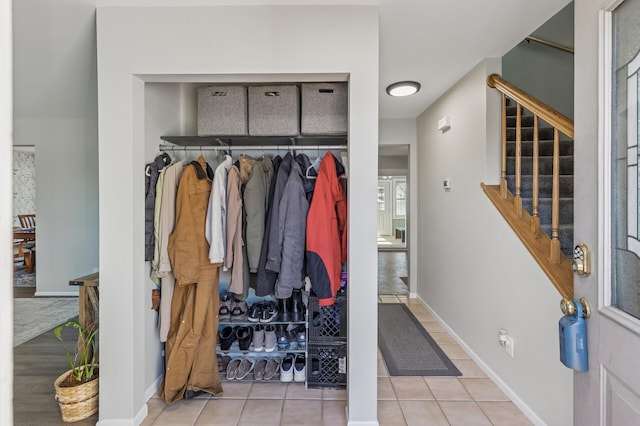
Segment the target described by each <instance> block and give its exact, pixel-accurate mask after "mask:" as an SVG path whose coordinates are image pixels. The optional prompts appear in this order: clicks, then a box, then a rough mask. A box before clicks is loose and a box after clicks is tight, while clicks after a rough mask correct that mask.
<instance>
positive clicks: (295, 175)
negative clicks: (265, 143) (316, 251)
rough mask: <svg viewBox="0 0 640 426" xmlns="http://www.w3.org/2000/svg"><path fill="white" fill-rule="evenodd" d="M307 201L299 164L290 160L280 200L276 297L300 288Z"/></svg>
mask: <svg viewBox="0 0 640 426" xmlns="http://www.w3.org/2000/svg"><path fill="white" fill-rule="evenodd" d="M308 211H309V202H308V201H307V197H306V192H305V188H304V183H303V178H302V170H301V169H300V165H299V164H298V163H297V162H296V161H293V162H292V163H291V173H289V178H288V179H287V184H286V185H285V188H284V192H283V194H282V200H280V215H279V218H278V220H279V224H278V242H279V244H280V253H281V262H280V274H279V275H278V281H277V282H276V297H277V298H279V299H287V298H289V297H291V292H292V290H293V289H294V288H301V287H302V280H303V270H304V252H305V235H306V226H307V212H308Z"/></svg>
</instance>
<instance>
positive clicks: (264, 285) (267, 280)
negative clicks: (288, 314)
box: [255, 155, 282, 297]
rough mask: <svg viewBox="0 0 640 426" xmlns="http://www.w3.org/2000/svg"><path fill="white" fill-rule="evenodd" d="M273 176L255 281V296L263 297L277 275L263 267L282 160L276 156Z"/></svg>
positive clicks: (272, 287)
mask: <svg viewBox="0 0 640 426" xmlns="http://www.w3.org/2000/svg"><path fill="white" fill-rule="evenodd" d="M272 163H273V176H274V178H272V179H271V184H270V185H269V195H268V197H267V212H266V215H265V216H266V222H265V232H264V236H263V237H262V246H261V248H260V259H259V260H258V272H257V275H256V280H255V292H256V296H258V297H264V296H268V295H270V294H271V293H272V292H273V289H274V287H275V283H276V278H277V274H276V273H275V272H271V271H267V270H266V269H265V265H266V263H267V250H268V247H269V229H270V225H271V206H272V202H273V197H274V193H275V189H276V179H275V176H277V175H278V171H279V170H280V164H282V158H281V157H280V156H279V155H277V156H275V157H274V159H273V161H272Z"/></svg>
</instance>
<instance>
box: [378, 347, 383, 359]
mask: <svg viewBox="0 0 640 426" xmlns="http://www.w3.org/2000/svg"><path fill="white" fill-rule="evenodd" d="M383 358H384V357H383V356H382V351H381V350H380V348H378V359H383Z"/></svg>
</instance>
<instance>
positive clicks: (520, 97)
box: [487, 74, 573, 139]
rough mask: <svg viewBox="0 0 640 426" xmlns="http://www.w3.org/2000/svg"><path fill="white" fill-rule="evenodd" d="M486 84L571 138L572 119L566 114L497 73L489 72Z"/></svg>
mask: <svg viewBox="0 0 640 426" xmlns="http://www.w3.org/2000/svg"><path fill="white" fill-rule="evenodd" d="M487 84H488V85H489V87H493V88H495V89H497V90H499V91H500V92H502V93H504V94H505V95H507V96H508V97H509V98H511V99H513V100H514V101H516V102H517V103H519V104H522V106H524V107H525V108H527V109H528V110H529V111H531V112H532V113H534V114H536V115H538V116H539V117H540V118H542V119H543V120H544V121H546V122H547V123H549V124H551V125H552V126H553V127H555V128H557V129H558V130H560V131H561V132H562V133H564V134H565V135H567V136H569V138H571V139H573V121H571V119H570V118H568V117H567V116H565V115H563V114H561V113H559V112H558V111H556V110H554V109H553V108H551V107H550V106H548V105H547V104H545V103H544V102H542V101H540V100H538V99H536V98H534V97H533V96H531V95H529V94H527V93H525V92H523V91H522V90H520V89H518V88H517V87H516V86H514V85H513V84H511V83H509V82H508V81H506V80H505V79H503V78H502V77H500V76H499V75H498V74H491V75H490V76H489V77H488V78H487Z"/></svg>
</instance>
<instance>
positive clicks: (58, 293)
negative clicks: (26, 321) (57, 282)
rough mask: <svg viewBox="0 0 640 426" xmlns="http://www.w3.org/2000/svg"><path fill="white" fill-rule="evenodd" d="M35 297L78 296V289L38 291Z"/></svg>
mask: <svg viewBox="0 0 640 426" xmlns="http://www.w3.org/2000/svg"><path fill="white" fill-rule="evenodd" d="M34 296H35V297H78V292H77V291H37V290H36V292H35V294H34Z"/></svg>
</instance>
